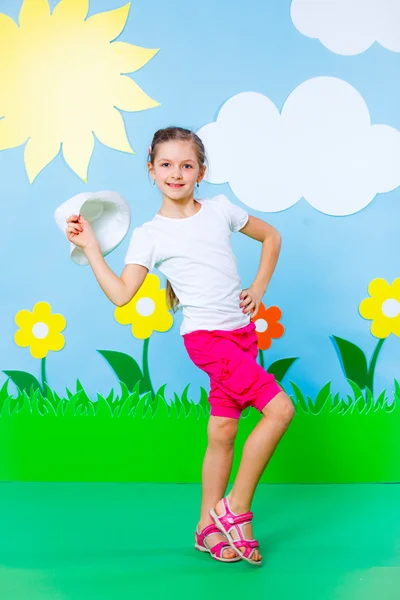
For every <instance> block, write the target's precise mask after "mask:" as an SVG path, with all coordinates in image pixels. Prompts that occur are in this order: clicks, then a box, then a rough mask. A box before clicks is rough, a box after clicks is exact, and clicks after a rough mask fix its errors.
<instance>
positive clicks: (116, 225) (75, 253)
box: [54, 191, 131, 265]
mask: <svg viewBox="0 0 400 600" xmlns="http://www.w3.org/2000/svg"><path fill="white" fill-rule="evenodd" d="M71 215H81V216H82V217H83V218H84V219H86V221H89V223H90V224H91V226H92V228H93V231H94V232H95V234H96V238H97V241H98V242H99V245H100V249H101V252H102V253H103V256H106V255H107V254H109V253H110V252H112V251H113V250H114V249H115V248H116V247H117V246H118V245H119V244H120V243H121V242H122V240H123V239H124V237H125V236H126V234H127V233H128V230H129V227H130V223H131V211H130V208H129V204H128V203H127V201H126V200H125V198H123V197H122V196H120V195H119V194H117V192H112V191H102V192H86V193H82V194H78V195H77V196H74V197H73V198H70V199H69V200H67V201H66V202H64V204H62V205H61V206H59V207H58V208H57V210H56V212H55V213H54V219H55V221H56V223H57V225H58V227H59V228H60V229H61V231H62V232H63V233H64V235H65V233H66V229H67V219H68V217H70V216H71ZM71 258H72V260H73V261H74V262H75V263H76V264H77V265H87V264H88V260H87V258H86V255H85V253H84V252H83V250H82V248H79V247H78V246H76V245H75V244H74V243H72V242H71Z"/></svg>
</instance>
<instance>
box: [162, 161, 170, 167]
mask: <svg viewBox="0 0 400 600" xmlns="http://www.w3.org/2000/svg"><path fill="white" fill-rule="evenodd" d="M161 166H162V167H169V162H164V163H162V165H161Z"/></svg>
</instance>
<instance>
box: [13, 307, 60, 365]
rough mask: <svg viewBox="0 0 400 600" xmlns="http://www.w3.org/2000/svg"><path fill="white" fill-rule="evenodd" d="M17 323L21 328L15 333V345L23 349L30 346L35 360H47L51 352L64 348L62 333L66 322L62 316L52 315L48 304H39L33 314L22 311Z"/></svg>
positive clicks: (17, 315)
mask: <svg viewBox="0 0 400 600" xmlns="http://www.w3.org/2000/svg"><path fill="white" fill-rule="evenodd" d="M15 322H16V324H17V325H18V327H19V328H20V329H18V331H17V332H16V333H15V336H14V341H15V343H16V344H17V346H20V347H21V348H27V347H28V346H29V348H30V352H31V354H32V356H33V357H34V358H45V357H46V356H47V354H48V353H49V351H50V350H51V351H52V352H58V351H59V350H61V349H62V348H63V347H64V344H65V340H64V336H63V335H61V331H63V330H64V329H65V327H66V324H67V323H66V320H65V319H64V317H63V316H62V315H59V314H52V313H51V306H50V304H48V303H47V302H38V303H37V304H35V306H34V307H33V311H32V312H30V311H29V310H20V311H19V312H18V313H17V314H16V316H15Z"/></svg>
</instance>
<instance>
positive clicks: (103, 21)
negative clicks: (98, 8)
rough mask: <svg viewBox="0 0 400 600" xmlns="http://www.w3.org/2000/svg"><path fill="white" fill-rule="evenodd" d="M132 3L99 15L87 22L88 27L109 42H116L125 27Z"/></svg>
mask: <svg viewBox="0 0 400 600" xmlns="http://www.w3.org/2000/svg"><path fill="white" fill-rule="evenodd" d="M130 7H131V3H130V2H128V4H125V6H121V7H120V8H116V9H114V10H109V11H107V12H102V13H97V14H96V15H93V16H92V17H89V19H88V20H87V21H86V23H87V26H88V27H91V28H92V29H94V30H95V31H96V32H97V33H98V35H101V36H102V37H104V38H105V39H106V40H108V41H109V42H112V40H115V38H117V37H118V36H119V35H120V34H121V33H122V30H123V29H124V27H125V24H126V21H127V19H128V14H129V9H130Z"/></svg>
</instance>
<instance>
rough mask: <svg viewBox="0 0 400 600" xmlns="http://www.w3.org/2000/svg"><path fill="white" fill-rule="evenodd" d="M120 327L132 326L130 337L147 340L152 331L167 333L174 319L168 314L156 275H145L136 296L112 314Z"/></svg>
mask: <svg viewBox="0 0 400 600" xmlns="http://www.w3.org/2000/svg"><path fill="white" fill-rule="evenodd" d="M114 316H115V319H116V320H117V321H118V323H121V325H132V335H133V336H134V337H135V338H138V339H139V340H147V339H148V338H149V337H150V336H151V334H152V333H153V331H161V332H164V331H168V329H171V327H172V325H173V322H174V319H173V318H172V315H171V314H170V313H169V312H168V308H167V301H166V295H165V289H160V280H159V278H158V277H157V275H154V274H149V275H147V277H146V279H145V280H144V283H143V285H142V287H141V288H140V290H139V291H138V293H137V294H136V296H134V297H133V298H132V300H131V301H130V302H128V304H125V306H119V307H117V308H116V309H115V312H114Z"/></svg>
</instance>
